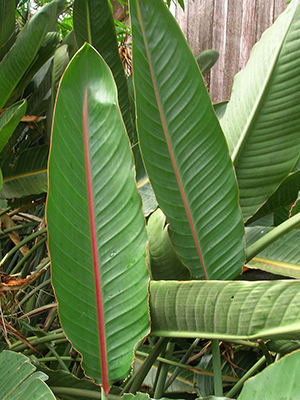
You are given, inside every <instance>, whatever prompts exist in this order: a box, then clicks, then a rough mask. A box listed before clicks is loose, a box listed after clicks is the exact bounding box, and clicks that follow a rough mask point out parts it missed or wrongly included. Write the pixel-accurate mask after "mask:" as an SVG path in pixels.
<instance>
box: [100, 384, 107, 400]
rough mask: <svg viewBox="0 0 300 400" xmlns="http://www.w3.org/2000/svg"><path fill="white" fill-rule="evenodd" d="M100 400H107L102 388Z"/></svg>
mask: <svg viewBox="0 0 300 400" xmlns="http://www.w3.org/2000/svg"><path fill="white" fill-rule="evenodd" d="M101 400H107V396H106V394H105V393H104V389H103V386H101Z"/></svg>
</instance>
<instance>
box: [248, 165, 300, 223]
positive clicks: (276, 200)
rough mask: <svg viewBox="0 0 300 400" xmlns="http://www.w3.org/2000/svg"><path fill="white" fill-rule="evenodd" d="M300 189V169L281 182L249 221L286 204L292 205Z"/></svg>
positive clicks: (255, 219)
mask: <svg viewBox="0 0 300 400" xmlns="http://www.w3.org/2000/svg"><path fill="white" fill-rule="evenodd" d="M299 190H300V171H295V172H292V173H291V174H289V175H288V176H287V178H286V179H284V181H283V182H282V183H281V185H280V186H279V188H278V189H277V190H276V192H275V193H273V194H272V196H271V197H270V198H269V199H268V201H267V202H266V203H265V204H264V205H263V206H262V207H261V208H260V209H259V210H258V211H257V213H255V214H254V215H253V217H252V218H250V219H249V221H248V223H250V224H251V223H252V222H254V221H257V220H258V219H260V218H263V217H264V216H265V215H268V214H270V213H273V212H274V211H277V210H279V209H280V208H282V207H284V206H288V205H289V206H290V205H291V204H292V203H293V202H294V201H295V200H296V199H297V195H298V192H299Z"/></svg>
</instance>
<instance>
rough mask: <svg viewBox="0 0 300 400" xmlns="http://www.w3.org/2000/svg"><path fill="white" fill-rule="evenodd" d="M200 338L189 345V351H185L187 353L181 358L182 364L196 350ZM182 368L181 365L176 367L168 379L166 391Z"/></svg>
mask: <svg viewBox="0 0 300 400" xmlns="http://www.w3.org/2000/svg"><path fill="white" fill-rule="evenodd" d="M199 340H200V339H196V340H194V342H193V343H192V344H191V346H190V347H189V349H188V350H187V352H186V353H185V355H184V356H183V357H182V359H181V360H180V364H184V363H185V362H186V361H187V360H188V359H189V358H190V355H191V354H192V352H193V351H194V348H195V347H196V346H197V344H198V343H199ZM180 371H181V369H180V367H176V368H175V371H174V372H173V374H172V376H171V377H170V379H169V380H168V382H167V383H166V386H165V389H164V390H165V391H166V390H167V389H168V387H169V386H170V385H172V383H173V382H174V380H175V379H176V378H177V376H178V375H179V373H180Z"/></svg>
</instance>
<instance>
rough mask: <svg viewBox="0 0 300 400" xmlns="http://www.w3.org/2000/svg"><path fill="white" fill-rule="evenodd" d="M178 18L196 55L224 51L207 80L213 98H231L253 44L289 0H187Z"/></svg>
mask: <svg viewBox="0 0 300 400" xmlns="http://www.w3.org/2000/svg"><path fill="white" fill-rule="evenodd" d="M185 4H186V11H185V12H183V11H182V10H181V8H180V7H178V8H177V10H176V19H177V21H178V23H179V26H180V27H181V29H182V31H183V33H184V35H185V36H186V38H187V41H188V43H189V45H190V47H191V49H192V51H193V52H194V54H195V55H196V54H197V53H199V52H200V51H203V50H206V49H209V48H212V49H215V50H217V51H218V52H219V53H220V57H219V60H218V62H217V63H216V65H215V66H214V67H213V68H212V70H211V72H210V73H209V74H208V76H205V82H206V84H207V87H208V90H209V91H210V94H211V97H212V100H213V102H220V101H224V100H228V99H229V98H230V94H231V88H232V83H233V78H234V76H235V75H236V74H237V73H238V72H239V71H240V70H241V69H242V68H244V66H245V64H246V63H247V61H248V59H249V56H250V52H251V49H252V47H253V45H254V44H255V43H256V42H257V41H258V40H259V39H260V37H261V35H262V33H263V32H264V31H265V30H266V29H267V28H268V27H269V26H270V25H271V24H272V23H273V22H274V20H275V19H276V18H277V17H278V15H279V14H280V13H281V12H282V11H284V10H285V8H286V6H287V4H286V0H239V1H237V0H195V2H193V1H192V0H185Z"/></svg>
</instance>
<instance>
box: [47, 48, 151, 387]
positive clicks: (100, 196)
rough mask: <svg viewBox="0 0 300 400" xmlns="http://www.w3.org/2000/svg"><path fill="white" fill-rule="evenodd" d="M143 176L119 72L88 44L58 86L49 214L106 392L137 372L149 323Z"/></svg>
mask: <svg viewBox="0 0 300 400" xmlns="http://www.w3.org/2000/svg"><path fill="white" fill-rule="evenodd" d="M134 176H135V172H134V164H133V158H132V152H131V149H130V143H129V140H128V137H127V135H126V130H125V127H124V124H123V121H122V117H121V114H120V109H119V107H118V100H117V91H116V87H115V84H114V80H113V77H112V74H111V72H110V70H109V68H108V67H107V65H106V63H105V62H104V61H103V59H102V58H101V57H100V55H99V54H98V53H97V52H96V51H95V50H94V49H93V48H92V47H91V46H90V45H88V44H85V45H84V46H83V48H81V50H80V51H79V52H78V53H77V54H76V55H75V56H74V58H73V60H72V61H71V63H70V64H69V66H68V68H67V69H66V71H65V73H64V75H63V78H62V80H61V83H60V87H59V91H58V95H57V100H56V107H55V114H54V122H53V131H52V140H51V152H50V160H49V196H48V203H47V223H48V232H49V250H50V256H51V264H52V282H53V286H54V289H55V294H56V296H57V299H58V303H59V315H60V319H61V323H62V327H63V329H64V331H65V333H66V335H67V337H68V338H69V339H70V340H71V341H72V343H73V345H74V347H75V348H76V349H77V350H78V351H79V352H80V353H81V354H82V356H83V368H84V370H85V372H86V374H87V375H88V376H90V377H92V378H93V379H95V380H96V382H98V383H99V382H102V384H103V388H104V392H105V393H106V394H107V392H108V390H109V385H110V384H111V383H112V382H114V381H116V380H120V379H124V378H126V377H127V376H128V373H129V371H130V366H131V362H132V360H133V347H134V345H135V344H136V343H137V341H138V340H139V339H141V338H142V337H143V336H144V335H146V334H147V332H148V330H149V315H148V300H147V298H148V293H147V283H148V279H149V275H148V271H147V268H146V263H145V247H146V241H147V238H146V227H145V220H144V216H143V211H142V203H141V198H140V196H139V194H138V191H137V187H136V183H135V179H134ZM101 370H102V371H101Z"/></svg>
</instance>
